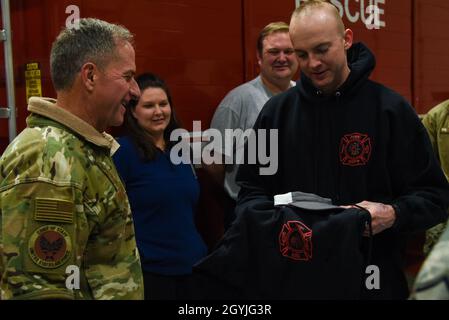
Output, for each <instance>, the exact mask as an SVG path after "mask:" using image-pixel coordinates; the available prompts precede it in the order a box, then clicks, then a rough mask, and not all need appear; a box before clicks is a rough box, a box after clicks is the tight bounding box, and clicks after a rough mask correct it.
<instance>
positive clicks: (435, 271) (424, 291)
mask: <svg viewBox="0 0 449 320" xmlns="http://www.w3.org/2000/svg"><path fill="white" fill-rule="evenodd" d="M412 298H413V299H418V300H429V299H432V300H437V299H438V300H440V299H445V300H449V228H446V230H445V231H444V233H443V234H442V235H441V237H440V240H439V241H438V242H437V244H436V245H435V247H434V248H433V250H432V251H431V253H430V254H429V256H428V258H427V259H426V261H425V262H424V264H423V267H422V268H421V271H420V272H419V274H418V277H417V279H416V282H415V287H414V291H413V294H412Z"/></svg>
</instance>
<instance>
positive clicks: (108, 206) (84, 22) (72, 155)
mask: <svg viewBox="0 0 449 320" xmlns="http://www.w3.org/2000/svg"><path fill="white" fill-rule="evenodd" d="M132 40H133V37H132V35H131V33H130V32H129V31H128V30H127V29H125V28H124V27H122V26H118V25H114V24H110V23H107V22H105V21H101V20H97V19H90V18H88V19H81V20H80V22H79V28H73V29H69V28H66V29H64V30H63V31H62V32H61V33H60V34H59V36H58V37H57V39H56V41H55V42H54V43H53V47H52V50H51V57H50V66H51V76H52V80H53V84H54V87H55V90H56V93H57V99H56V100H54V99H48V98H47V99H45V98H36V97H33V98H31V99H30V101H29V105H28V110H29V111H30V113H31V114H30V115H29V117H28V118H27V128H26V129H25V130H24V131H23V132H22V133H21V134H20V135H19V136H18V137H17V138H16V139H15V140H14V141H13V142H12V143H11V144H10V145H9V147H8V148H7V149H6V151H5V152H4V154H3V155H2V157H1V158H0V168H1V170H0V218H1V219H0V221H1V223H0V226H1V233H0V256H1V258H0V278H1V280H0V289H1V299H142V298H143V280H142V272H141V266H140V258H139V255H138V251H137V248H136V241H135V238H134V227H133V221H132V217H131V212H130V207H129V203H128V198H127V196H126V193H125V189H124V187H123V185H122V183H121V181H120V178H119V176H118V174H117V171H116V169H115V166H114V164H113V162H112V159H111V155H112V154H113V153H114V152H115V151H116V150H117V148H118V144H117V142H115V140H114V139H113V138H112V137H111V136H109V135H108V134H106V133H105V132H104V131H105V130H106V129H107V128H108V127H109V126H117V125H120V124H121V123H122V122H123V116H124V113H125V106H126V105H127V104H128V103H129V102H130V100H131V99H136V98H138V97H139V95H140V91H139V88H138V86H137V83H136V82H135V80H134V73H135V69H136V66H135V53H134V49H133V46H132ZM69 276H70V277H69Z"/></svg>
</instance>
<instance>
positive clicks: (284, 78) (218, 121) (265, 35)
mask: <svg viewBox="0 0 449 320" xmlns="http://www.w3.org/2000/svg"><path fill="white" fill-rule="evenodd" d="M288 31H289V27H288V25H287V24H286V23H284V22H273V23H270V24H268V25H267V26H265V27H264V28H263V29H262V31H261V32H260V34H259V37H258V39H257V61H258V64H259V67H260V75H259V76H258V77H257V78H255V79H253V80H251V81H249V82H247V83H244V84H242V85H240V86H238V87H237V88H234V89H233V90H232V91H230V92H229V93H228V94H227V95H226V97H224V99H223V101H221V103H220V105H219V106H218V108H217V110H216V111H215V114H214V116H213V118H212V122H211V128H214V129H218V130H219V131H220V132H221V134H222V137H225V130H226V129H241V130H243V131H245V130H247V129H251V128H252V127H253V125H254V122H255V121H256V119H257V116H258V115H259V112H260V110H262V107H263V106H264V104H265V103H266V102H267V101H268V99H270V98H271V97H273V96H275V95H277V94H279V93H281V92H284V91H286V90H288V89H289V88H290V87H292V86H294V85H295V82H293V81H291V79H292V77H293V76H294V75H295V73H296V71H297V69H298V61H297V58H296V56H295V54H294V51H293V46H292V42H291V40H290V36H289V33H288ZM236 141H239V139H238V138H237V139H236ZM221 145H222V146H223V155H225V156H226V157H230V158H232V157H233V156H234V155H235V154H237V150H236V148H242V147H243V145H240V146H239V145H237V146H236V148H235V149H234V150H233V154H226V153H225V150H224V146H225V143H222V144H221ZM232 163H233V164H226V165H224V164H212V165H208V166H205V168H206V170H208V171H209V172H210V173H211V174H212V176H213V177H214V179H215V180H216V181H217V182H218V183H219V184H220V185H223V186H224V189H225V190H226V192H227V194H228V195H229V198H230V201H229V203H230V205H229V208H228V209H227V211H228V212H227V213H226V214H225V226H227V225H229V223H231V222H232V220H233V218H234V216H233V212H234V207H235V200H237V195H238V192H239V187H238V186H237V185H236V183H235V175H236V173H237V169H238V165H236V164H235V163H236V160H235V159H234V160H233V161H232Z"/></svg>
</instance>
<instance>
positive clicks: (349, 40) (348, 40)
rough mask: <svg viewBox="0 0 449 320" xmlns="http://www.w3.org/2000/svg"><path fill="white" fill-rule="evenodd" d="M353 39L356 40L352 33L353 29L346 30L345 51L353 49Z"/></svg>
mask: <svg viewBox="0 0 449 320" xmlns="http://www.w3.org/2000/svg"><path fill="white" fill-rule="evenodd" d="M353 39H354V35H353V33H352V30H351V29H346V30H345V37H344V40H345V50H348V49H349V48H351V46H352V41H353Z"/></svg>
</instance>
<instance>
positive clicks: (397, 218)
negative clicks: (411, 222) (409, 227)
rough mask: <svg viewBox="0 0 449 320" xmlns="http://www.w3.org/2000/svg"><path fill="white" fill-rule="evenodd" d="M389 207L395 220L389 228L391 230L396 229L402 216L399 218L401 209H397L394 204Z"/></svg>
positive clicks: (397, 206) (396, 205)
mask: <svg viewBox="0 0 449 320" xmlns="http://www.w3.org/2000/svg"><path fill="white" fill-rule="evenodd" d="M391 206H392V207H393V210H394V213H395V216H396V219H395V220H394V223H393V225H392V226H391V227H392V228H397V227H398V225H400V224H401V223H400V222H401V221H400V220H402V216H401V209H400V208H399V205H398V204H396V203H392V204H391Z"/></svg>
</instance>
